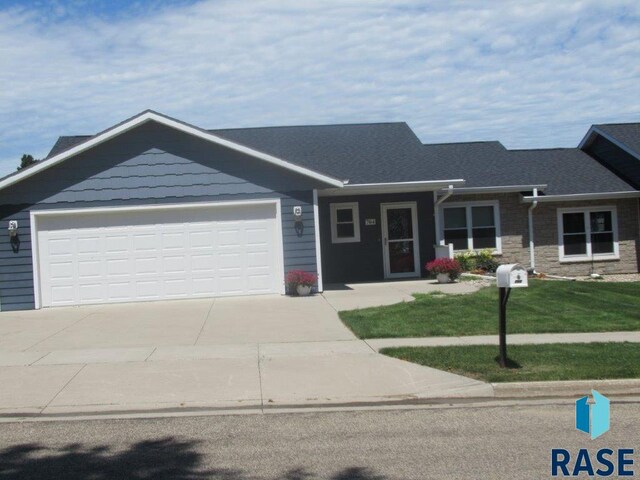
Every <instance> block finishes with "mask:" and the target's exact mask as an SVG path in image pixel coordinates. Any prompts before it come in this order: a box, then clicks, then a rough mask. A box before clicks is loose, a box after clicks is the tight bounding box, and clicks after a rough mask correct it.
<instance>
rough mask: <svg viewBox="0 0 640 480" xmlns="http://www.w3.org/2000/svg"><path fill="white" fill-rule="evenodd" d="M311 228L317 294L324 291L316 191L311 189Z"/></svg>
mask: <svg viewBox="0 0 640 480" xmlns="http://www.w3.org/2000/svg"><path fill="white" fill-rule="evenodd" d="M313 223H314V225H313V227H314V229H315V237H316V272H318V292H322V291H323V290H324V288H323V284H322V253H321V252H320V214H319V210H318V190H317V189H315V188H314V189H313Z"/></svg>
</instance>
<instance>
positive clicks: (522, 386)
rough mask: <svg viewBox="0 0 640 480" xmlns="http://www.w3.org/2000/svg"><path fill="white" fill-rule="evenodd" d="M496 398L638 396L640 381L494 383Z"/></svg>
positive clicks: (632, 379) (633, 379)
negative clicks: (597, 392)
mask: <svg viewBox="0 0 640 480" xmlns="http://www.w3.org/2000/svg"><path fill="white" fill-rule="evenodd" d="M491 386H492V387H493V392H494V398H497V399H498V398H532V397H572V396H581V395H587V394H589V393H590V392H591V390H592V389H593V390H598V391H599V392H600V393H602V394H603V395H606V396H609V395H638V394H640V379H637V378H631V379H619V380H569V381H554V382H513V383H492V384H491Z"/></svg>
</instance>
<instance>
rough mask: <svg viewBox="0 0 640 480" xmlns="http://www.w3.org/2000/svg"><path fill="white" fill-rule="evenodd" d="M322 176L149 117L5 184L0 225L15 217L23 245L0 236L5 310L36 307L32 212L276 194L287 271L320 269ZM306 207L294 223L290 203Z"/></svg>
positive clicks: (0, 292)
mask: <svg viewBox="0 0 640 480" xmlns="http://www.w3.org/2000/svg"><path fill="white" fill-rule="evenodd" d="M321 186H322V185H319V184H318V182H316V181H314V180H311V179H309V178H307V177H304V176H301V175H299V174H296V173H294V172H290V171H287V170H285V169H283V168H281V167H276V166H272V165H269V164H267V163H266V162H264V161H262V160H257V159H254V158H252V157H248V156H246V155H244V154H240V153H237V152H234V151H232V150H229V149H227V148H224V147H220V146H217V145H213V144H211V143H209V142H205V141H203V140H200V139H197V138H195V137H191V136H188V135H185V134H184V133H181V132H177V131H175V130H172V129H169V128H167V127H164V126H160V125H158V124H151V123H150V124H145V125H143V126H140V127H138V128H137V129H135V130H133V131H131V132H127V133H125V134H123V135H121V136H119V137H116V138H115V139H113V140H111V141H109V142H105V143H104V144H102V145H100V146H98V147H96V148H94V149H92V150H89V151H87V152H84V153H82V154H79V155H77V156H75V157H73V158H70V159H68V160H66V161H65V162H63V163H62V164H60V165H57V166H54V167H51V168H49V169H48V170H45V171H43V172H41V173H38V174H36V175H34V176H33V177H30V178H28V179H25V180H23V181H22V182H20V183H18V184H15V185H13V186H11V187H8V188H7V189H5V190H3V191H0V226H2V228H4V229H5V232H6V226H7V223H8V221H9V220H18V223H19V230H18V231H19V239H20V248H19V251H18V252H14V251H13V250H12V248H11V244H10V241H9V237H8V235H7V234H6V233H5V234H4V235H0V309H2V310H3V311H8V310H22V309H31V308H34V306H35V301H34V288H33V265H32V249H31V225H30V216H29V212H30V211H31V210H43V209H69V208H91V207H105V206H134V205H152V204H176V203H197V202H212V201H235V200H252V199H267V198H279V199H280V200H281V208H282V210H281V213H282V234H283V250H284V252H283V257H284V270H285V274H286V272H288V271H289V270H292V269H298V268H300V269H304V270H307V271H311V272H316V271H317V267H316V251H315V225H314V216H313V188H317V187H321ZM295 205H300V206H302V210H303V216H302V222H301V223H299V224H298V225H296V221H295V219H294V217H293V207H294V206H295Z"/></svg>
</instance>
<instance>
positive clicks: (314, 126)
mask: <svg viewBox="0 0 640 480" xmlns="http://www.w3.org/2000/svg"><path fill="white" fill-rule="evenodd" d="M366 125H407V122H404V121H399V122H363V123H320V124H307V125H271V126H269V125H265V126H262V127H233V128H207V129H206V130H207V131H208V132H228V131H231V130H261V129H265V130H266V129H272V128H317V127H361V126H366Z"/></svg>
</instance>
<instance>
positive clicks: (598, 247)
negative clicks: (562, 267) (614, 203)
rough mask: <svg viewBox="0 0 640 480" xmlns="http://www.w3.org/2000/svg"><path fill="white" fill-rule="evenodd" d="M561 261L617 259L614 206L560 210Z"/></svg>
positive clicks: (616, 227)
mask: <svg viewBox="0 0 640 480" xmlns="http://www.w3.org/2000/svg"><path fill="white" fill-rule="evenodd" d="M558 239H559V242H558V244H559V250H560V260H564V261H580V260H606V259H616V258H618V219H617V214H616V209H615V207H591V208H573V209H558Z"/></svg>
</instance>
